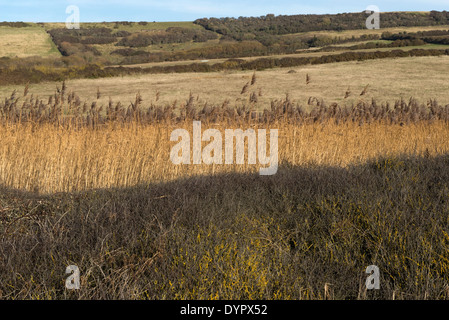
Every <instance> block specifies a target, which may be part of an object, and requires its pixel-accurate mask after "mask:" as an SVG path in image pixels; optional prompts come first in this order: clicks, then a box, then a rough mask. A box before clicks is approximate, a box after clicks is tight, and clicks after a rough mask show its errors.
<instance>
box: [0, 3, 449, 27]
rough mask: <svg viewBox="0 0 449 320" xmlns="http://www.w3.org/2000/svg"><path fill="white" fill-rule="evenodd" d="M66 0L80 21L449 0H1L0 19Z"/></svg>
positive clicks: (48, 17)
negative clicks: (77, 14)
mask: <svg viewBox="0 0 449 320" xmlns="http://www.w3.org/2000/svg"><path fill="white" fill-rule="evenodd" d="M69 5H76V6H78V7H79V9H80V19H81V22H97V21H124V20H126V21H192V20H195V19H196V18H203V17H239V16H261V15H265V14H267V13H273V14H276V15H279V14H313V13H315V14H320V13H341V12H361V11H364V10H365V8H366V7H368V6H369V5H376V6H377V7H379V9H380V11H430V10H438V11H442V10H449V0H396V1H391V0H369V1H365V0H358V1H357V0H341V1H329V0H313V1H310V0H307V1H299V0H297V1H293V0H277V1H272V0H270V1H268V0H228V1H223V0H222V1H220V0H163V1H156V0H146V1H145V0H121V1H119V0H95V1H91V0H39V1H38V0H33V1H30V0H0V21H27V22H64V21H66V18H67V16H68V15H67V14H66V13H65V9H66V7H67V6H69Z"/></svg>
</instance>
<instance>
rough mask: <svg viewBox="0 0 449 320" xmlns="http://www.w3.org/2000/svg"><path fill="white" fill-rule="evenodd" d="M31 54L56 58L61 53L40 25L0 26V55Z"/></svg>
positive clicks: (28, 55) (21, 55)
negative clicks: (22, 26) (21, 26)
mask: <svg viewBox="0 0 449 320" xmlns="http://www.w3.org/2000/svg"><path fill="white" fill-rule="evenodd" d="M31 56H41V57H55V58H56V57H60V56H61V54H60V53H59V51H58V49H57V48H56V46H55V44H54V43H53V42H52V41H51V38H50V36H49V35H48V34H47V33H46V32H45V30H44V29H43V28H41V27H38V26H33V27H24V28H13V27H5V26H1V27H0V57H19V58H25V57H31Z"/></svg>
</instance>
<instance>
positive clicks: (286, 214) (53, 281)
mask: <svg viewBox="0 0 449 320" xmlns="http://www.w3.org/2000/svg"><path fill="white" fill-rule="evenodd" d="M448 203H449V155H444V156H440V157H436V158H417V157H413V158H410V157H409V158H406V157H399V158H394V159H393V158H386V159H379V160H377V161H371V162H369V163H367V164H365V165H361V166H354V167H351V168H348V169H341V168H333V167H320V168H303V167H293V166H288V165H284V166H282V167H280V168H279V171H278V173H277V174H276V175H274V176H259V175H257V174H254V175H245V174H222V175H216V176H213V177H209V176H208V177H204V176H203V177H192V178H186V179H184V180H178V181H173V182H169V183H163V184H154V185H153V184H149V185H145V186H143V185H141V186H136V187H132V188H125V189H119V188H117V189H107V190H91V191H87V192H80V193H72V194H68V193H67V194H66V193H60V194H54V195H49V196H38V195H35V194H32V193H26V192H21V191H17V190H8V189H6V188H3V189H1V191H0V219H1V220H0V221H1V224H0V228H1V233H0V234H1V238H0V239H1V240H0V241H1V245H0V279H1V280H0V297H1V298H3V299H11V298H22V299H34V298H38V297H39V298H54V299H74V298H75V299H211V298H216V299H393V298H394V299H423V298H428V299H445V298H448V297H449V295H448V294H449V292H448V290H447V285H446V283H447V282H448V272H447V270H449V269H448V268H449V260H448V259H449V253H448V252H449V251H448V250H447V249H448V247H449V235H448V234H449V226H448V218H447V217H448V213H449V205H448ZM70 264H75V265H77V266H78V267H79V268H80V271H81V289H80V290H77V291H69V290H67V289H65V287H64V281H65V278H66V277H67V276H66V275H65V274H64V271H65V268H66V266H68V265H70ZM373 264H374V265H377V266H378V267H379V268H380V273H381V280H380V281H381V282H380V283H381V284H380V285H381V289H380V290H366V287H365V280H366V277H367V274H365V269H366V267H367V266H369V265H373ZM325 288H326V289H325Z"/></svg>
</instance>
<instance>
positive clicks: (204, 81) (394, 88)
mask: <svg viewBox="0 0 449 320" xmlns="http://www.w3.org/2000/svg"><path fill="white" fill-rule="evenodd" d="M289 70H291V69H272V70H265V71H258V72H256V74H257V82H256V83H255V85H254V86H252V87H251V90H252V91H256V92H257V94H259V90H260V93H261V95H260V96H258V103H257V108H258V109H259V110H263V109H264V108H269V107H270V103H271V101H272V100H276V99H282V98H284V97H285V95H286V94H288V95H289V98H290V99H291V100H293V101H295V102H298V103H300V104H301V105H303V106H304V107H306V106H307V101H308V99H309V98H310V97H317V98H318V99H324V101H325V102H326V103H329V104H330V103H332V102H338V103H343V104H348V105H351V104H352V103H357V102H358V101H360V100H363V101H370V100H371V99H373V98H374V99H376V101H378V102H379V103H381V102H386V101H388V102H394V101H395V100H397V99H400V98H403V99H405V100H408V99H410V98H411V97H413V98H415V99H417V100H419V101H421V102H423V103H425V102H427V100H428V99H437V100H438V101H439V102H441V103H445V102H447V101H449V93H448V92H449V91H448V89H449V87H448V83H447V78H446V75H447V74H448V72H449V57H447V56H442V57H411V58H400V59H382V60H371V61H363V62H357V61H355V62H341V63H333V64H325V65H314V66H305V67H300V68H294V69H293V70H295V71H296V73H288V71H289ZM307 74H309V76H310V83H309V84H306V75H307ZM252 75H253V71H241V72H240V71H239V72H237V71H232V72H226V71H225V72H218V73H176V74H151V75H143V76H124V77H116V78H103V79H79V80H70V81H67V85H68V86H69V88H70V90H73V91H74V92H76V94H77V95H78V96H79V97H80V99H81V101H87V102H90V101H92V100H96V98H97V90H98V88H99V90H100V93H101V94H100V98H99V99H98V100H96V101H97V103H98V104H99V105H107V104H108V102H109V97H110V98H111V99H112V100H113V101H114V102H118V101H121V102H122V103H125V104H128V103H129V102H130V101H134V99H135V96H136V93H138V92H140V95H141V96H142V99H143V105H150V104H151V103H152V102H153V103H155V102H156V96H158V101H157V102H158V104H171V103H173V102H174V101H175V100H177V101H178V102H184V101H185V100H187V99H188V98H189V95H190V93H192V95H193V96H194V97H195V99H196V98H198V104H204V103H206V102H207V103H209V104H221V103H223V102H224V101H225V100H226V99H231V100H232V102H233V103H234V102H236V103H237V104H243V103H245V102H246V101H247V100H248V94H243V95H241V94H240V92H241V90H242V87H243V86H244V85H245V84H246V83H247V82H248V81H251V77H252ZM59 85H60V84H59V83H55V82H45V83H40V84H35V85H31V86H30V93H32V94H34V95H35V96H40V97H41V98H43V97H47V96H49V95H51V94H54V93H55V91H56V86H59ZM367 85H369V87H368V90H367V92H366V94H365V95H363V96H360V94H361V92H362V91H363V89H364V88H365V87H366V86H367ZM348 88H349V91H350V92H351V94H350V95H349V96H348V98H346V99H345V94H346V92H347V91H348ZM13 90H17V91H18V92H21V91H23V86H3V87H1V88H0V97H3V98H4V97H7V96H9V95H10V94H11V92H12V91H13ZM252 91H249V92H248V93H250V92H252ZM158 92H159V94H157V93H158Z"/></svg>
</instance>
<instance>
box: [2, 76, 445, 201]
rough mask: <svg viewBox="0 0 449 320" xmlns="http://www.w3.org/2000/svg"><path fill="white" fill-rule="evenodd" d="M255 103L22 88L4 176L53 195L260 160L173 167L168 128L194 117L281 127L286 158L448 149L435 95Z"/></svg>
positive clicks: (8, 120) (327, 159)
mask: <svg viewBox="0 0 449 320" xmlns="http://www.w3.org/2000/svg"><path fill="white" fill-rule="evenodd" d="M253 81H255V78H254V80H253ZM98 94H99V95H100V89H98ZM250 97H251V95H250ZM254 109H255V103H253V102H251V100H250V99H248V103H247V104H246V105H244V106H243V107H239V108H234V107H233V106H232V105H231V104H230V103H229V101H225V102H224V103H223V104H222V105H219V106H216V105H207V104H206V105H202V106H198V105H196V103H195V99H194V97H193V95H190V96H189V97H188V99H186V101H185V102H181V103H177V102H174V103H173V104H171V105H165V106H158V105H154V104H150V105H149V106H145V105H144V103H143V102H142V100H141V98H140V96H139V94H137V95H136V99H135V101H133V102H131V103H130V104H129V106H124V105H122V104H121V103H120V102H117V103H113V102H112V101H110V103H109V104H108V105H107V106H102V105H100V106H98V105H97V104H96V103H95V101H94V102H91V103H89V104H88V103H86V102H84V103H81V101H80V100H79V98H77V96H76V94H75V93H74V92H69V93H68V92H67V88H66V86H65V83H63V84H62V86H61V87H60V88H57V92H56V93H55V95H53V96H50V97H49V98H48V100H47V99H46V101H45V102H44V100H42V99H39V98H38V97H33V96H28V95H27V88H25V90H24V94H23V95H21V96H20V97H19V96H18V95H17V92H14V93H13V94H12V95H11V96H10V97H9V98H6V99H5V101H4V102H2V103H1V104H0V110H1V111H0V140H1V141H2V143H1V145H0V183H1V184H2V185H4V186H7V187H11V188H16V189H20V190H27V191H34V192H40V193H53V192H72V191H81V190H88V189H96V188H111V187H129V186H134V185H141V184H149V183H156V182H164V181H172V180H176V179H180V178H183V177H189V176H194V175H213V174H218V173H230V172H256V171H257V170H258V168H259V167H260V165H258V164H256V165H248V164H244V165H224V164H222V165H219V164H217V165H205V164H200V165H194V164H191V165H174V164H173V163H172V162H171V161H170V150H171V147H172V146H173V145H174V144H175V143H174V142H171V141H170V134H171V132H172V131H173V130H174V129H177V128H185V129H187V130H188V131H189V132H191V131H192V122H193V121H195V120H196V121H198V120H199V121H201V122H202V128H203V131H204V130H205V129H207V128H215V129H218V130H220V131H221V132H222V133H224V130H225V129H232V128H234V129H236V128H241V129H242V130H246V129H248V128H252V129H256V130H257V129H259V128H264V129H268V130H270V129H278V130H279V143H278V149H279V161H280V164H281V165H292V166H308V167H310V166H315V167H316V166H335V167H347V166H350V165H358V164H362V163H364V162H366V161H369V160H371V159H376V158H379V157H381V156H387V157H388V156H398V155H418V156H419V155H426V156H436V155H442V154H446V153H447V152H448V150H449V142H448V141H449V130H448V124H449V105H446V106H442V105H440V104H438V103H437V102H436V101H429V102H428V103H427V104H419V103H418V102H417V101H415V100H413V99H411V100H409V101H407V102H406V101H403V100H402V101H397V102H395V103H394V104H392V105H389V104H383V105H378V104H376V102H375V101H371V102H370V103H365V102H360V103H358V104H357V105H351V106H340V105H337V104H330V105H326V104H325V102H323V101H322V100H318V99H316V98H313V97H311V98H310V99H309V102H308V106H306V107H302V106H300V105H298V104H294V103H293V102H291V101H290V100H289V98H288V96H287V97H285V98H283V99H280V100H276V101H272V103H271V107H270V109H266V110H264V111H263V112H256V111H253V110H254ZM307 109H309V111H305V110H307ZM205 144H206V143H204V142H203V146H204V145H205Z"/></svg>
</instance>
